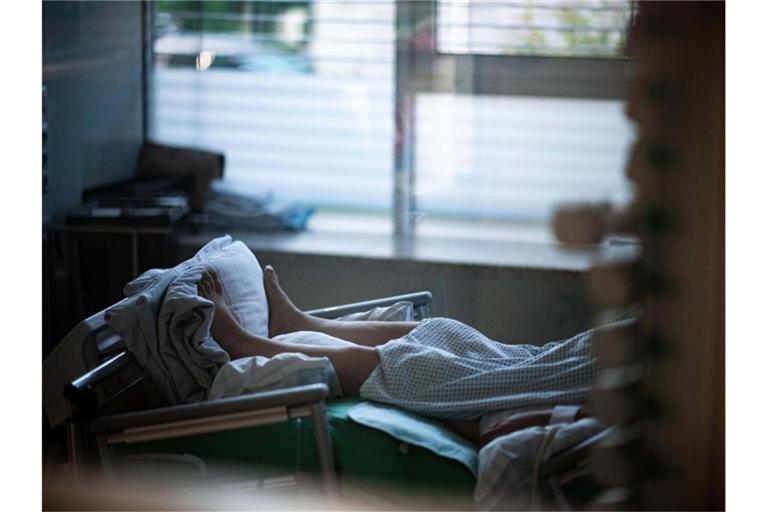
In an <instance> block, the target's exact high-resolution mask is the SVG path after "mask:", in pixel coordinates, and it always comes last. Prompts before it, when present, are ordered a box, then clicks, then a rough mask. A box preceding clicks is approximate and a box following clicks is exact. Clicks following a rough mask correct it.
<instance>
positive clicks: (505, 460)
mask: <svg viewBox="0 0 768 512" xmlns="http://www.w3.org/2000/svg"><path fill="white" fill-rule="evenodd" d="M603 428H604V427H603V425H602V424H601V423H600V422H599V421H597V420H596V419H594V418H583V419H581V420H578V421H576V422H573V423H565V424H557V425H546V426H537V427H529V428H525V429H522V430H518V431H516V432H512V433H510V434H507V435H505V436H501V437H499V438H497V439H494V440H493V441H491V442H490V443H488V444H487V445H485V446H484V447H483V448H482V449H481V450H480V452H479V453H478V461H479V470H478V475H477V484H476V486H475V493H474V497H475V501H476V502H477V503H478V504H479V506H480V508H481V509H483V510H531V509H532V508H536V507H535V505H536V503H534V502H535V500H536V495H537V493H538V489H536V487H535V483H536V482H535V480H534V478H535V477H534V473H535V467H536V460H537V458H538V459H539V461H540V462H544V461H546V460H548V459H549V458H550V457H551V456H552V455H553V454H556V453H558V452H560V451H562V450H565V449H566V448H570V447H572V446H575V445H576V444H578V443H580V442H581V441H583V440H584V439H587V438H588V437H591V436H593V435H595V434H597V433H598V432H600V431H601V430H603ZM550 437H551V438H550ZM548 438H549V439H548ZM540 450H542V452H541V453H539V451H540Z"/></svg>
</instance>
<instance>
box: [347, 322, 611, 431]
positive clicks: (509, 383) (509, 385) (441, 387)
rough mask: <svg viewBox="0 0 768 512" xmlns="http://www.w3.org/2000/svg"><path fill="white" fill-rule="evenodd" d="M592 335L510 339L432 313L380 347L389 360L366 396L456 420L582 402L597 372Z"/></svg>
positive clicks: (366, 385) (376, 373)
mask: <svg viewBox="0 0 768 512" xmlns="http://www.w3.org/2000/svg"><path fill="white" fill-rule="evenodd" d="M591 337H592V331H587V332H584V333H580V334H578V335H576V336H574V337H572V338H569V339H567V340H564V341H555V342H550V343H547V344H545V345H543V346H537V345H507V344H503V343H499V342H496V341H493V340H491V339H489V338H487V337H486V336H484V335H483V334H482V333H480V332H479V331H477V330H476V329H473V328H472V327H469V326H468V325H465V324H463V323H461V322H458V321H456V320H451V319H447V318H432V319H428V320H424V321H422V322H421V323H420V324H419V325H418V326H417V327H416V328H415V329H413V330H412V331H411V332H410V333H408V334H407V335H405V336H404V337H402V338H399V339H396V340H392V341H390V342H388V343H386V344H384V345H380V346H378V347H376V350H377V351H378V353H379V357H380V358H381V363H380V364H379V365H378V366H377V367H376V368H375V369H374V371H373V373H371V375H370V376H369V377H368V379H366V381H365V382H364V383H363V385H362V387H361V388H360V396H361V397H362V398H365V399H367V400H373V401H377V402H383V403H387V404H391V405H396V406H398V407H401V408H403V409H407V410H409V411H412V412H416V413H419V414H423V415H425V416H431V417H435V418H443V419H456V420H469V419H473V418H477V417H480V416H482V415H483V414H485V413H487V412H489V411H493V410H498V409H513V408H518V407H519V408H524V407H532V406H550V405H551V406H554V405H576V404H578V405H580V404H583V403H585V401H586V400H587V397H588V394H589V390H590V388H591V386H592V385H593V383H594V381H595V377H596V375H597V367H596V365H595V361H594V359H593V358H592V356H591V354H590V340H591Z"/></svg>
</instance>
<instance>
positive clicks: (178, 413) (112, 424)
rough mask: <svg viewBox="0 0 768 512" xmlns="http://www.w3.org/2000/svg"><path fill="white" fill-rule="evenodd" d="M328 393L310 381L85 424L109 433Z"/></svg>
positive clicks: (311, 398)
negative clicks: (306, 383)
mask: <svg viewBox="0 0 768 512" xmlns="http://www.w3.org/2000/svg"><path fill="white" fill-rule="evenodd" d="M328 394H329V390H328V386H326V385H325V384H310V385H307V386H297V387H294V388H287V389H280V390H275V391H265V392H262V393H256V394H251V395H244V396H237V397H231V398H221V399H217V400H212V401H205V402H198V403H193V404H184V405H175V406H170V407H163V408H159V409H150V410H146V411H138V412H129V413H122V414H114V415H110V416H102V417H98V418H95V419H93V420H92V421H91V422H90V423H89V425H88V430H89V431H90V432H91V433H96V434H98V433H109V432H116V431H119V430H124V429H128V428H138V427H144V426H147V425H154V424H160V423H169V422H174V421H184V420H190V419H198V418H206V417H212V416H220V415H225V414H235V413H240V412H246V411H252V410H256V409H267V408H271V407H292V406H299V405H305V404H311V403H315V402H318V401H321V400H323V399H325V398H326V397H327V396H328Z"/></svg>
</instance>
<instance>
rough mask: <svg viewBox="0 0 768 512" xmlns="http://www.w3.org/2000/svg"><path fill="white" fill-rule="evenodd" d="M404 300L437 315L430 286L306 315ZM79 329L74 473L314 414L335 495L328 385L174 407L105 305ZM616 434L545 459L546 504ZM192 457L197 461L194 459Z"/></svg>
mask: <svg viewBox="0 0 768 512" xmlns="http://www.w3.org/2000/svg"><path fill="white" fill-rule="evenodd" d="M400 301H407V302H411V303H412V304H413V306H414V309H413V311H414V319H415V320H421V319H424V318H429V317H430V316H431V311H430V305H431V301H432V294H431V293H430V292H427V291H422V292H415V293H408V294H405V295H397V296H392V297H385V298H381V299H376V300H370V301H365V302H357V303H353V304H346V305H341V306H333V307H329V308H323V309H315V310H310V311H307V313H309V314H311V315H314V316H318V317H321V318H338V317H341V316H344V315H347V314H350V313H356V312H361V311H367V310H370V309H373V308H376V307H386V306H390V305H392V304H394V303H396V302H400ZM73 335H74V336H77V337H78V339H82V340H83V345H82V346H83V357H84V360H85V361H86V364H87V367H88V368H90V370H89V371H88V372H87V373H85V374H84V375H82V376H81V377H79V378H77V379H75V380H74V381H72V382H70V383H69V384H67V385H66V386H65V388H64V396H65V397H66V399H67V400H68V401H69V404H70V410H71V414H70V416H69V418H68V420H67V449H68V454H69V464H70V467H71V470H72V474H73V475H74V476H75V477H76V478H77V477H78V474H79V473H80V472H81V470H82V469H84V468H86V467H88V466H91V465H94V464H95V465H98V466H100V468H101V470H102V471H103V473H104V475H105V476H106V477H110V476H111V475H112V470H113V453H112V452H113V447H114V445H116V444H118V443H138V442H144V441H152V440H162V439H172V438H176V437H182V436H188V435H194V434H202V433H209V432H221V431H227V430H233V429H239V428H244V427H251V426H260V425H269V424H275V423H281V422H287V421H290V420H293V419H296V418H304V417H310V418H312V420H313V425H314V430H315V432H314V433H315V442H316V447H317V452H318V459H319V461H320V467H321V488H322V490H323V491H324V492H325V493H327V494H328V495H329V496H334V495H336V493H337V489H338V487H337V486H338V482H337V478H336V473H335V469H334V459H333V449H332V441H331V436H330V431H329V426H328V419H327V417H326V414H325V399H326V398H327V397H328V395H329V390H328V387H327V386H326V385H325V384H312V385H307V386H297V387H293V388H287V389H281V390H276V391H268V392H261V393H252V394H248V395H244V396H239V397H233V398H224V399H218V400H211V401H204V402H199V403H194V404H185V405H168V404H166V403H163V402H162V401H161V400H159V397H160V396H161V394H160V392H159V390H158V389H157V388H156V387H155V385H154V383H153V382H152V380H151V379H150V378H149V377H148V376H147V375H146V374H145V372H144V371H143V370H142V369H141V367H140V366H139V364H138V362H137V361H136V359H135V357H134V356H133V355H132V354H131V353H130V352H128V351H127V350H126V349H125V345H124V344H123V341H122V339H120V337H119V336H117V335H115V334H114V333H111V332H110V331H109V329H108V327H107V324H106V322H105V320H104V311H102V312H100V313H98V314H96V315H94V316H92V317H90V318H88V319H86V320H84V321H83V322H81V323H80V324H79V325H78V326H76V327H75V329H73V331H72V333H70V335H68V337H69V336H73ZM611 432H612V430H611V429H606V430H604V431H602V432H600V433H599V434H597V435H595V436H593V437H591V438H589V439H587V440H585V441H583V442H581V443H580V444H578V445H576V446H573V447H571V448H568V449H566V450H564V451H563V452H561V453H559V454H557V455H556V456H554V457H552V458H550V459H549V460H547V461H546V462H544V463H543V464H542V466H541V468H540V470H539V480H538V488H539V489H540V490H541V491H542V495H543V496H542V497H543V498H545V499H546V500H547V501H546V503H547V505H549V506H557V507H558V508H559V509H560V510H571V509H572V504H571V503H570V502H569V500H568V499H567V498H566V496H565V493H564V491H563V487H564V486H565V485H567V484H568V482H570V481H572V480H574V479H576V478H579V477H582V476H584V475H585V474H588V473H590V471H591V468H590V464H589V452H590V450H591V449H592V448H593V447H594V446H596V445H598V444H600V443H604V442H606V441H609V438H610V436H611ZM187 462H191V463H193V464H194V463H195V461H194V460H190V461H187Z"/></svg>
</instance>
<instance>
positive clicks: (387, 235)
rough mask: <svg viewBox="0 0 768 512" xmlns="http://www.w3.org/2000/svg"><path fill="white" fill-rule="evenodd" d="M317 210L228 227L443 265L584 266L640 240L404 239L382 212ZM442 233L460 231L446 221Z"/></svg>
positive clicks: (195, 243) (296, 248) (294, 250)
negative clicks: (308, 216) (261, 227)
mask: <svg viewBox="0 0 768 512" xmlns="http://www.w3.org/2000/svg"><path fill="white" fill-rule="evenodd" d="M343 217H344V216H342V215H338V214H321V215H318V216H317V219H313V222H312V223H311V224H310V226H309V229H308V230H307V231H304V232H301V233H257V232H248V231H230V232H229V234H230V235H231V236H232V237H233V238H235V239H238V240H242V241H243V242H244V243H245V244H246V245H248V246H249V247H250V248H251V249H252V250H254V251H256V252H273V253H289V254H303V255H318V256H337V257H344V258H356V259H374V260H390V261H403V262H420V263H432V264H443V265H454V266H455V265H462V266H464V265H469V266H475V267H490V268H497V269H498V268H507V269H528V270H547V271H565V272H584V271H586V270H588V269H589V268H591V267H592V266H593V265H594V264H596V263H597V262H605V261H617V262H618V261H626V260H629V259H634V258H635V257H636V256H637V255H638V254H639V249H640V246H639V245H638V244H636V243H632V242H619V241H612V242H607V243H603V244H600V245H594V246H579V247H573V246H566V245H563V244H560V243H557V242H555V241H554V240H553V239H552V238H551V236H549V235H546V236H545V235H544V234H542V233H538V234H537V233H536V231H535V230H532V229H531V228H521V231H520V233H518V234H520V235H521V236H520V237H518V238H515V236H514V234H512V235H509V237H508V239H501V240H499V239H496V240H493V239H490V238H488V237H487V236H483V235H488V234H489V233H490V232H492V230H489V231H488V232H487V233H481V234H480V236H477V233H474V235H475V236H470V235H469V234H468V236H450V237H449V236H439V232H440V230H439V229H438V228H434V229H430V230H429V231H431V232H432V233H430V234H419V235H418V236H416V237H414V239H413V240H403V239H400V238H397V237H395V236H394V235H392V233H391V229H390V225H389V223H388V222H386V221H384V222H381V221H382V219H383V218H381V217H371V218H366V217H365V216H360V215H355V216H346V218H347V220H346V222H345V221H344V219H343ZM443 229H444V233H448V232H452V233H453V235H458V234H460V233H459V232H458V228H456V226H455V225H454V226H453V227H451V225H450V224H446V225H445V226H443ZM222 234H224V233H222V232H218V231H204V232H200V233H196V234H183V235H181V236H179V244H180V246H182V247H183V248H187V249H193V248H194V249H196V248H199V247H202V245H204V244H205V243H206V242H208V241H209V240H211V239H212V238H214V237H216V236H220V235H222Z"/></svg>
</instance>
